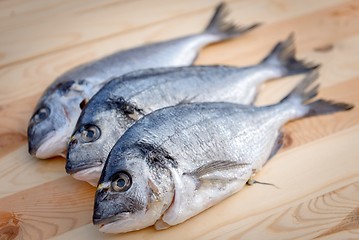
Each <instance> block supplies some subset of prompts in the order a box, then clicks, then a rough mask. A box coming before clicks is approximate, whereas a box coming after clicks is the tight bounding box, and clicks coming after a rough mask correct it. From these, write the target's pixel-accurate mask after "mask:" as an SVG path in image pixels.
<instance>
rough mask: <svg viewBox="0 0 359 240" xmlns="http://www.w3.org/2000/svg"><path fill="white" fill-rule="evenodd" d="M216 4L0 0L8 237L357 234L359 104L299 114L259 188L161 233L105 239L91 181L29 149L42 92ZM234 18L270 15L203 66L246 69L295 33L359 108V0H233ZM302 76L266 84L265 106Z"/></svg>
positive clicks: (1, 184) (179, 32)
mask: <svg viewBox="0 0 359 240" xmlns="http://www.w3.org/2000/svg"><path fill="white" fill-rule="evenodd" d="M217 3H218V1H216V0H213V1H212V0H210V1H208V0H199V1H189V0H184V1H175V0H174V1H165V0H151V1H144V0H136V1H129V0H117V1H116V0H105V1H92V0H91V1H83V0H79V1H67V0H65V1H63V0H54V1H45V0H36V1H23V0H14V1H0V31H1V34H0V80H1V81H0V116H1V119H0V166H1V167H0V239H48V238H53V239H239V238H240V239H314V238H316V239H350V238H352V239H356V238H359V220H358V216H359V212H358V211H359V210H358V209H359V195H358V193H359V191H358V190H359V171H358V166H359V165H358V159H359V149H358V147H357V146H358V142H359V110H358V107H356V108H354V109H353V110H352V111H350V112H345V113H338V114H334V115H329V116H322V117H313V118H308V119H302V120H298V121H294V122H291V123H289V124H287V125H286V126H285V132H286V142H285V146H284V148H283V149H282V150H281V151H280V153H279V154H278V155H277V156H276V157H275V158H274V159H272V160H271V161H270V162H269V163H268V164H267V165H266V166H265V167H264V168H263V169H262V171H261V172H260V173H259V174H258V176H257V178H258V180H259V181H263V182H271V183H274V184H275V185H276V186H278V188H274V187H270V186H263V185H254V186H251V187H245V188H244V189H243V190H242V191H240V192H239V193H237V194H235V195H233V196H232V197H230V198H228V199H226V200H225V201H223V202H222V203H220V204H218V205H216V206H214V207H212V208H211V209H209V210H207V211H205V212H203V213H201V214H199V215H198V216H196V217H194V218H192V219H190V220H189V221H187V222H185V223H183V224H180V225H178V226H176V227H172V228H170V229H168V230H164V231H155V230H154V229H153V228H151V227H150V228H147V229H144V230H142V231H138V232H134V233H129V234H119V235H107V234H102V233H100V232H99V231H98V230H97V228H96V227H95V226H93V225H92V224H91V215H92V204H93V194H94V188H92V187H90V186H89V185H87V184H86V183H82V182H78V181H75V180H73V179H72V178H71V177H70V176H67V175H66V174H65V171H64V163H65V161H64V159H62V158H54V159H50V160H37V159H35V158H32V157H31V156H29V155H28V154H27V145H26V127H27V122H28V119H29V117H30V115H31V113H32V110H33V107H34V105H35V104H36V102H37V99H38V98H39V96H40V94H41V93H42V91H43V90H44V89H45V88H46V87H47V85H48V84H50V83H51V82H52V81H53V79H54V78H55V77H56V76H58V75H59V74H61V73H62V72H64V71H66V70H67V69H69V68H71V67H73V66H76V65H78V64H80V63H83V62H86V61H90V60H93V59H96V58H98V57H101V56H104V55H106V54H109V53H111V52H113V51H116V50H119V49H125V48H128V47H132V46H136V45H141V44H145V43H149V42H155V41H159V40H165V39H170V38H173V37H176V36H183V35H186V34H191V33H196V32H199V31H201V30H202V29H203V28H204V26H205V25H206V24H207V22H208V19H209V17H210V16H211V14H212V13H213V8H214V6H215V5H216V4H217ZM228 4H229V7H230V9H231V14H230V18H231V19H234V20H235V21H237V22H239V23H241V24H249V23H253V22H263V23H265V24H263V26H261V27H260V28H258V29H257V30H255V31H253V32H252V33H249V34H247V35H245V36H243V37H242V38H238V39H234V40H231V41H227V42H224V43H220V44H215V45H212V46H209V47H207V48H206V49H204V50H203V51H202V52H201V54H200V56H199V58H198V60H197V61H196V64H229V65H235V66H244V65H248V64H253V63H256V62H258V61H260V59H261V58H263V57H264V56H265V55H266V54H267V52H268V51H269V49H270V48H271V47H272V46H273V45H274V44H275V43H276V42H278V41H280V40H282V39H284V38H285V37H287V36H288V34H289V33H290V32H294V33H295V34H296V46H297V50H298V51H297V54H298V56H299V57H300V58H306V59H308V60H310V61H314V62H318V63H321V64H322V67H321V76H320V79H319V82H320V83H321V90H320V96H319V97H323V98H327V99H332V100H335V101H345V102H350V103H353V104H355V105H356V106H359V92H358V91H359V70H358V69H359V57H358V56H359V44H358V43H359V28H358V26H359V1H357V0H353V1H351V0H318V1H310V0H303V1H299V0H290V1H284V0H255V1H247V0H244V1H239V0H231V1H228ZM300 78H301V77H291V78H285V79H283V80H278V81H272V82H269V83H266V84H265V85H264V86H263V87H262V89H261V94H260V96H259V98H258V99H257V103H256V104H258V105H265V104H269V103H273V102H276V101H278V100H279V99H281V98H282V97H283V95H285V94H286V93H287V92H288V91H289V89H291V88H292V87H293V86H294V85H295V84H296V82H297V81H298V80H299V79H300Z"/></svg>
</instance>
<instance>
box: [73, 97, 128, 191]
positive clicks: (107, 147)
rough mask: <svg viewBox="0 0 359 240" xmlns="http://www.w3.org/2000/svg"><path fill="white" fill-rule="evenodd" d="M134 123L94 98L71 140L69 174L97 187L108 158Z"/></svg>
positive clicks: (118, 110)
mask: <svg viewBox="0 0 359 240" xmlns="http://www.w3.org/2000/svg"><path fill="white" fill-rule="evenodd" d="M132 122H133V120H131V119H129V118H128V117H127V116H126V115H125V114H124V113H123V112H122V111H121V110H120V109H116V108H115V107H114V106H111V105H109V104H107V102H103V101H97V99H96V96H94V97H93V98H92V99H91V100H90V101H89V103H88V104H87V105H86V107H85V108H84V109H83V111H82V113H81V115H80V118H79V120H78V122H77V124H76V128H75V131H74V133H73V134H72V137H71V139H70V142H69V145H68V152H67V160H66V172H67V173H68V174H71V175H72V177H74V178H75V179H78V180H81V181H86V182H88V183H90V184H91V185H93V186H96V185H97V182H98V180H99V178H100V175H101V171H102V168H103V166H104V164H105V161H106V159H107V156H108V154H109V153H110V151H111V149H112V147H113V146H114V145H115V143H116V142H117V140H118V139H119V138H120V137H121V135H122V134H123V133H124V132H125V131H126V130H127V128H128V127H129V125H131V124H132Z"/></svg>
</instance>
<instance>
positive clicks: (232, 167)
mask: <svg viewBox="0 0 359 240" xmlns="http://www.w3.org/2000/svg"><path fill="white" fill-rule="evenodd" d="M246 166H250V164H248V163H240V162H236V161H215V162H211V163H208V164H205V165H203V166H201V167H199V168H197V169H195V170H194V171H192V172H189V173H184V174H183V175H189V176H191V177H193V178H194V180H195V181H196V188H197V189H199V188H200V187H201V186H202V185H203V184H205V183H210V184H225V183H228V182H230V181H234V180H237V179H238V176H239V174H240V173H239V169H242V168H244V167H246Z"/></svg>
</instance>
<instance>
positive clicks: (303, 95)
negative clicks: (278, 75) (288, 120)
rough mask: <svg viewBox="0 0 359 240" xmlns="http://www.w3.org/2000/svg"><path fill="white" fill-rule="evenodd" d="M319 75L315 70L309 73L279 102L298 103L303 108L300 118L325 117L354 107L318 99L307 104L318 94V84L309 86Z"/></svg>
mask: <svg viewBox="0 0 359 240" xmlns="http://www.w3.org/2000/svg"><path fill="white" fill-rule="evenodd" d="M318 76H319V74H318V71H317V70H313V71H312V72H310V73H309V74H308V75H307V76H306V77H305V78H304V79H303V80H302V81H301V82H300V83H299V84H298V85H297V86H296V87H295V88H294V89H293V90H292V91H291V92H290V93H289V94H288V95H287V96H286V97H285V98H283V100H282V101H281V102H286V101H291V102H299V103H300V104H301V106H304V108H305V110H304V113H302V114H301V117H310V116H317V115H325V114H330V113H334V112H341V111H348V110H350V109H352V108H353V107H354V105H351V104H347V103H341V102H333V101H329V100H324V99H319V100H316V101H314V102H310V103H307V102H308V101H309V100H311V99H313V98H314V97H315V96H317V94H318V89H319V84H317V85H315V86H314V87H311V88H310V86H311V85H312V84H313V83H314V82H315V80H316V79H317V78H318Z"/></svg>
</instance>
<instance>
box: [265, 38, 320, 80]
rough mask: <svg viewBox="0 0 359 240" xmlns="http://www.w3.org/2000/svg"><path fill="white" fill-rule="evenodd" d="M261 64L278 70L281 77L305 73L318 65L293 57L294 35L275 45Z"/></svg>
mask: <svg viewBox="0 0 359 240" xmlns="http://www.w3.org/2000/svg"><path fill="white" fill-rule="evenodd" d="M261 64H265V65H269V66H273V67H275V68H278V67H279V68H280V71H281V74H282V76H283V77H284V76H290V75H295V74H301V73H307V72H310V71H312V70H314V69H316V68H318V67H319V66H320V65H319V64H315V63H310V62H305V61H303V60H298V59H297V58H296V57H295V45H294V34H293V33H291V34H290V35H289V36H288V38H287V39H286V40H284V41H281V42H279V43H277V44H276V45H275V46H274V48H273V49H272V51H271V52H270V53H269V54H268V55H267V56H266V57H265V58H264V59H263V60H262V62H261Z"/></svg>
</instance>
